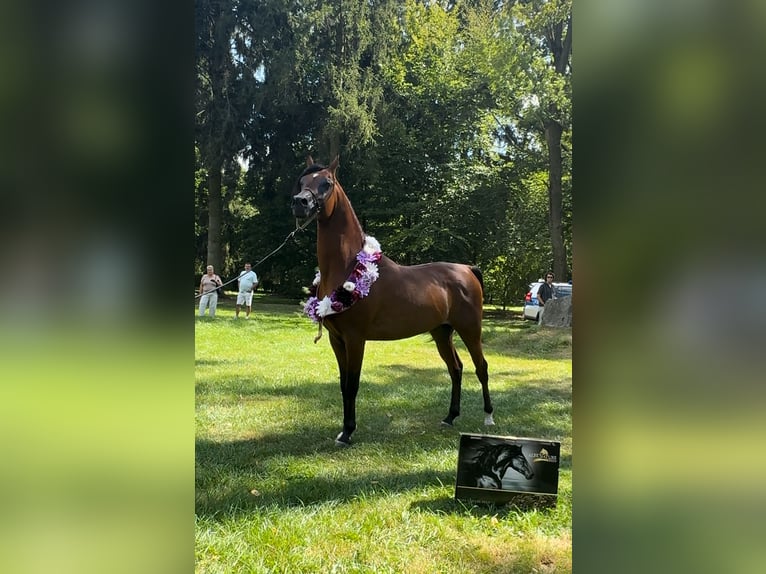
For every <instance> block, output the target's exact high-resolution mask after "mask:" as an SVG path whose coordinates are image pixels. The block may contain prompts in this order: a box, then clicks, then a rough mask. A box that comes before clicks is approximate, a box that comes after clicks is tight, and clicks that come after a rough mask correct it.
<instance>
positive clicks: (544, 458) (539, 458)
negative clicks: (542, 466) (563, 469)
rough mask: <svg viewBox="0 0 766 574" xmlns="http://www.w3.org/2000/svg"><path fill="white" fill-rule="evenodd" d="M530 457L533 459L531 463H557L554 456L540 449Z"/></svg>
mask: <svg viewBox="0 0 766 574" xmlns="http://www.w3.org/2000/svg"><path fill="white" fill-rule="evenodd" d="M532 456H533V457H534V458H533V462H556V461H557V457H556V455H550V454H548V451H547V450H545V449H544V448H541V449H540V452H538V453H536V454H533V455H532Z"/></svg>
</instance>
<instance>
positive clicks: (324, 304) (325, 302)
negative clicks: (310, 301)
mask: <svg viewBox="0 0 766 574" xmlns="http://www.w3.org/2000/svg"><path fill="white" fill-rule="evenodd" d="M329 313H333V310H332V301H330V298H329V297H327V296H325V298H324V299H322V300H321V301H320V302H319V305H318V306H317V315H319V316H320V317H325V316H326V315H327V314H329Z"/></svg>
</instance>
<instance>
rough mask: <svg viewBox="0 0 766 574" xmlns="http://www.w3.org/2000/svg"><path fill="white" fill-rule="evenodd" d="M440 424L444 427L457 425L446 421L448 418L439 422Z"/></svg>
mask: <svg viewBox="0 0 766 574" xmlns="http://www.w3.org/2000/svg"><path fill="white" fill-rule="evenodd" d="M439 425H440V426H441V427H442V428H452V427H454V426H455V425H453V424H452V423H451V422H448V421H446V420H443V421H442V422H441V423H439Z"/></svg>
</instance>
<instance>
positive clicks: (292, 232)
mask: <svg viewBox="0 0 766 574" xmlns="http://www.w3.org/2000/svg"><path fill="white" fill-rule="evenodd" d="M316 217H317V213H315V214H314V215H312V216H311V217H309V218H308V219H307V220H306V221H305V222H304V223H303V225H298V220H297V219H296V220H295V229H293V230H292V231H291V232H290V233H288V234H287V237H285V240H284V241H283V242H282V244H281V245H280V246H279V247H277V248H276V249H275V250H274V251H272V252H271V253H269V254H268V255H267V256H266V257H264V258H263V259H261V260H260V261H259V262H258V263H256V264H255V265H253V266H252V267H251V269H252V268H253V267H258V266H259V265H260V264H261V263H263V262H264V261H266V260H267V259H268V258H269V257H271V256H272V255H274V254H275V253H276V252H277V251H279V250H280V249H282V248H283V247H284V246H285V244H286V243H287V242H288V241H290V239H292V238H293V236H294V235H295V234H296V233H297V232H298V231H303V230H304V229H306V227H307V226H308V224H309V223H311V222H312V221H314V220H315V219H316ZM239 277H240V276H239V275H237V276H236V277H234V278H233V279H229V280H228V281H227V282H226V283H221V284H220V285H219V286H218V287H216V288H215V289H212V290H210V291H205V292H204V293H197V294H196V295H195V296H194V298H195V299H196V298H197V297H202V296H203V295H207V294H208V293H212V292H213V291H215V290H217V289H220V288H221V287H224V286H225V285H228V284H229V283H233V282H234V281H236V280H237V279H239ZM319 336H320V337H321V336H322V335H321V333H320V335H319ZM318 340H319V339H317V341H318ZM315 342H316V341H315Z"/></svg>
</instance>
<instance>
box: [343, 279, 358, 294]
mask: <svg viewBox="0 0 766 574" xmlns="http://www.w3.org/2000/svg"><path fill="white" fill-rule="evenodd" d="M343 288H344V289H345V290H346V291H349V292H350V291H353V290H354V289H356V285H355V284H354V283H353V282H352V281H346V282H345V283H344V284H343Z"/></svg>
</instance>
